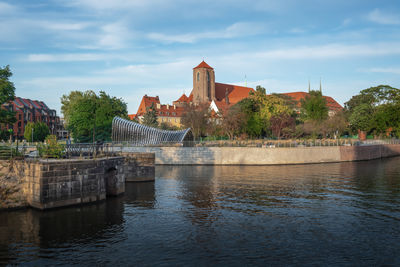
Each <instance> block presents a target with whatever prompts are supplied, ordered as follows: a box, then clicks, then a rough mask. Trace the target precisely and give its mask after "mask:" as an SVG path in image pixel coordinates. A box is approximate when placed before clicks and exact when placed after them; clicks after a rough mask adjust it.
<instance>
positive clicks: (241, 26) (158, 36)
mask: <svg viewBox="0 0 400 267" xmlns="http://www.w3.org/2000/svg"><path fill="white" fill-rule="evenodd" d="M266 28H267V27H266V26H265V25H264V24H260V23H253V22H238V23H234V24H232V25H230V26H228V27H227V28H225V29H223V30H216V31H208V32H200V33H186V34H177V35H173V34H163V33H154V32H153V33H149V34H148V35H147V37H148V38H150V39H153V40H156V41H161V42H165V43H195V42H197V41H199V40H201V39H229V38H235V37H243V36H251V35H257V34H260V33H263V32H266V30H267V29H266Z"/></svg>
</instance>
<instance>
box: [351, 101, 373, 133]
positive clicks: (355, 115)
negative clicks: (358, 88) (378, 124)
mask: <svg viewBox="0 0 400 267" xmlns="http://www.w3.org/2000/svg"><path fill="white" fill-rule="evenodd" d="M373 112H374V111H373V108H372V107H371V105H368V104H361V105H358V106H356V107H354V109H353V112H352V113H351V115H350V117H349V122H350V125H351V126H352V127H353V128H354V129H355V130H361V131H366V132H369V131H370V130H371V129H372V128H373V125H374V121H373V116H374V115H373Z"/></svg>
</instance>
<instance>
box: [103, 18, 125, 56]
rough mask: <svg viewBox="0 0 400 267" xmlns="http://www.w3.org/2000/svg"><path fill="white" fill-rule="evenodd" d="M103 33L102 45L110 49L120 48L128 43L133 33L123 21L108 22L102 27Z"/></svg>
mask: <svg viewBox="0 0 400 267" xmlns="http://www.w3.org/2000/svg"><path fill="white" fill-rule="evenodd" d="M101 30H102V33H101V34H100V36H99V40H98V44H99V46H100V47H103V48H109V49H120V48H123V47H125V46H126V45H127V41H128V40H129V39H131V38H132V35H133V33H132V32H131V31H130V30H129V29H128V27H127V26H126V25H125V24H124V23H122V22H115V23H110V24H106V25H104V26H102V27H101Z"/></svg>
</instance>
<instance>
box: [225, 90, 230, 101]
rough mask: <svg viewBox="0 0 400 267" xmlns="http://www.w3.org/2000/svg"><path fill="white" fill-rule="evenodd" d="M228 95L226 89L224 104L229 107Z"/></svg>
mask: <svg viewBox="0 0 400 267" xmlns="http://www.w3.org/2000/svg"><path fill="white" fill-rule="evenodd" d="M228 93H229V91H228V88H226V90H225V103H226V104H228V105H229V97H228Z"/></svg>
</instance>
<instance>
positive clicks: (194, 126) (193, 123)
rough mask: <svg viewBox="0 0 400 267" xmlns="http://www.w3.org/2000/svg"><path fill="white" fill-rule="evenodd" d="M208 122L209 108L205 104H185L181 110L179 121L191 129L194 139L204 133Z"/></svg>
mask: <svg viewBox="0 0 400 267" xmlns="http://www.w3.org/2000/svg"><path fill="white" fill-rule="evenodd" d="M209 122H210V110H209V108H208V105H207V104H200V105H196V106H193V105H187V106H186V107H185V110H184V112H183V115H182V118H181V123H182V125H183V126H184V127H185V128H190V129H191V130H192V133H193V136H194V138H195V139H197V138H199V137H201V136H204V135H205V134H206V131H207V128H208V124H209Z"/></svg>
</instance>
